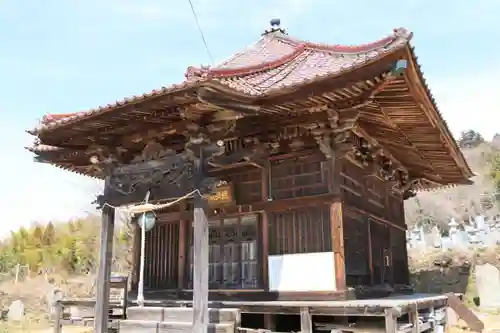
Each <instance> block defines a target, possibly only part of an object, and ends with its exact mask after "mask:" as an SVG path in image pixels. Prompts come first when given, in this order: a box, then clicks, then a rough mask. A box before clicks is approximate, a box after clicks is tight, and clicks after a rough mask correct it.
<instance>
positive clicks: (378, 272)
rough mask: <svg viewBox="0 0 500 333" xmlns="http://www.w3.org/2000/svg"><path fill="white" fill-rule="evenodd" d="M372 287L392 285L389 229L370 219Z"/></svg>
mask: <svg viewBox="0 0 500 333" xmlns="http://www.w3.org/2000/svg"><path fill="white" fill-rule="evenodd" d="M370 231H371V245H372V248H371V251H372V264H373V283H374V285H380V284H389V285H393V276H392V275H393V274H392V253H391V237H390V228H389V227H388V226H387V225H386V224H382V223H377V222H375V221H374V220H372V219H370Z"/></svg>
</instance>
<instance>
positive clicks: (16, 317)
mask: <svg viewBox="0 0 500 333" xmlns="http://www.w3.org/2000/svg"><path fill="white" fill-rule="evenodd" d="M7 316H8V318H9V320H12V321H21V320H22V319H23V317H24V304H23V302H21V301H20V300H17V301H14V302H12V303H11V304H10V306H9V313H8V315H7Z"/></svg>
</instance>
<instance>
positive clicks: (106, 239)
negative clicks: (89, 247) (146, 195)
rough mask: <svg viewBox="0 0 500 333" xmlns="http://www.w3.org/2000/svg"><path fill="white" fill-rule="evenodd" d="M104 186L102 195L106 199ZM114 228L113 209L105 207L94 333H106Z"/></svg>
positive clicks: (103, 210)
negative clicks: (103, 194)
mask: <svg viewBox="0 0 500 333" xmlns="http://www.w3.org/2000/svg"><path fill="white" fill-rule="evenodd" d="M107 187H108V185H107V184H106V185H105V187H104V193H105V196H104V197H105V198H106V193H107ZM114 227H115V209H114V208H111V207H109V206H107V205H104V206H103V208H102V218H101V240H100V247H99V270H98V273H97V281H96V284H97V302H96V306H95V309H94V311H95V320H94V330H93V332H94V333H107V332H108V317H109V289H110V284H109V282H110V281H109V280H110V277H111V261H112V255H113V233H114Z"/></svg>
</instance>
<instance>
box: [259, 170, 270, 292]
mask: <svg viewBox="0 0 500 333" xmlns="http://www.w3.org/2000/svg"><path fill="white" fill-rule="evenodd" d="M270 168H271V165H270V164H267V165H266V166H265V167H264V168H263V169H262V179H261V189H262V192H261V197H262V201H267V200H269V169H270ZM261 225H262V234H261V237H262V256H261V261H262V284H263V287H264V290H265V291H269V219H268V215H267V212H266V211H264V212H262V220H261Z"/></svg>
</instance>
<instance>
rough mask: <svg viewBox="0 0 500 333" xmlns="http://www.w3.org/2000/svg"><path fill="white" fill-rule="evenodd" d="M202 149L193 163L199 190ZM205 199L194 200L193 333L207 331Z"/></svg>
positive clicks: (195, 180) (206, 227)
mask: <svg viewBox="0 0 500 333" xmlns="http://www.w3.org/2000/svg"><path fill="white" fill-rule="evenodd" d="M203 155H204V154H203V148H201V149H200V157H199V158H198V159H196V160H195V161H194V184H195V187H196V188H198V189H199V188H201V183H202V181H203V178H204V170H203V169H204V156H203ZM206 206H207V199H205V198H204V197H202V196H201V195H200V194H199V193H198V194H197V195H196V196H195V198H194V212H193V219H194V226H193V228H194V234H193V266H194V267H193V333H207V330H208V251H209V248H208V219H207V215H206V213H205V207H206Z"/></svg>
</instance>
